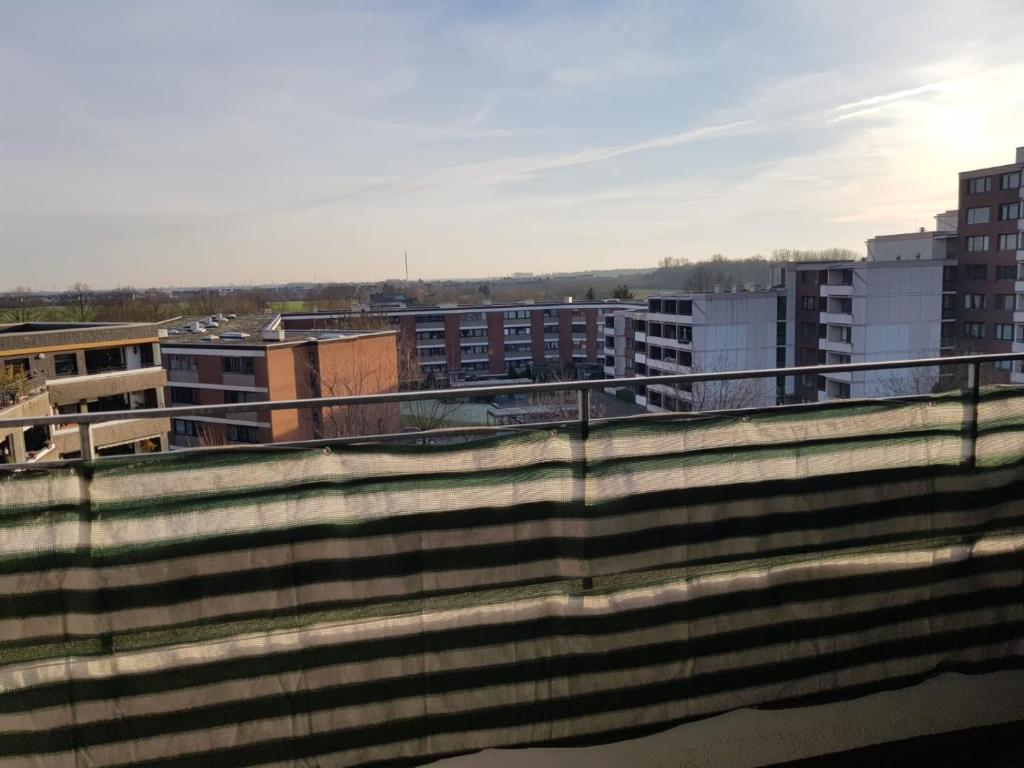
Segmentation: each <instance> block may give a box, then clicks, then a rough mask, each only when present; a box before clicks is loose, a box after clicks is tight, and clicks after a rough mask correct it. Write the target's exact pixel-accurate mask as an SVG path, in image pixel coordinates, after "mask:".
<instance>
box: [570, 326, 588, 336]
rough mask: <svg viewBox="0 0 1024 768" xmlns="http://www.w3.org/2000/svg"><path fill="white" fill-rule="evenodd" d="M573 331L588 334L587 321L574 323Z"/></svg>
mask: <svg viewBox="0 0 1024 768" xmlns="http://www.w3.org/2000/svg"><path fill="white" fill-rule="evenodd" d="M572 332H573V333H575V334H586V332H587V326H586V324H585V323H573V324H572Z"/></svg>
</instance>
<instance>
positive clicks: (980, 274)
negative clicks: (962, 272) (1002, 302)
mask: <svg viewBox="0 0 1024 768" xmlns="http://www.w3.org/2000/svg"><path fill="white" fill-rule="evenodd" d="M967 279H968V280H987V279H988V264H968V265H967Z"/></svg>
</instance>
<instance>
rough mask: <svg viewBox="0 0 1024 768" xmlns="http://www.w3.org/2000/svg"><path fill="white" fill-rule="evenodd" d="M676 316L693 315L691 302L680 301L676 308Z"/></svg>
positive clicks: (687, 300)
mask: <svg viewBox="0 0 1024 768" xmlns="http://www.w3.org/2000/svg"><path fill="white" fill-rule="evenodd" d="M676 314H677V315H692V314H693V302H692V301H691V300H690V299H680V300H679V305H678V308H677V309H676Z"/></svg>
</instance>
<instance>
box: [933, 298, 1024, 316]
mask: <svg viewBox="0 0 1024 768" xmlns="http://www.w3.org/2000/svg"><path fill="white" fill-rule="evenodd" d="M942 298H946V297H945V296H943V297H942ZM1016 298H1017V297H1016V296H1015V295H1014V294H1012V293H997V294H996V298H995V301H996V309H1007V310H1009V311H1011V312H1012V311H1013V307H1014V304H1015V303H1016V301H1015V300H1016Z"/></svg>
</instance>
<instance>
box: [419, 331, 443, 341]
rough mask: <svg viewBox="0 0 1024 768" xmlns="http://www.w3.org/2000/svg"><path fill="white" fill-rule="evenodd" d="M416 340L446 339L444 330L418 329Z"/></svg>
mask: <svg viewBox="0 0 1024 768" xmlns="http://www.w3.org/2000/svg"><path fill="white" fill-rule="evenodd" d="M416 341H444V331H416Z"/></svg>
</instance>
